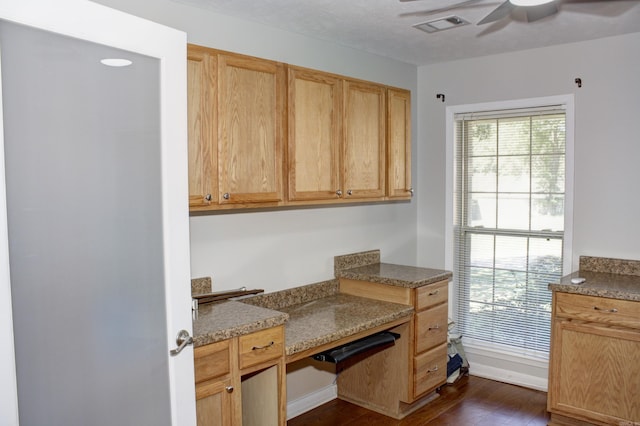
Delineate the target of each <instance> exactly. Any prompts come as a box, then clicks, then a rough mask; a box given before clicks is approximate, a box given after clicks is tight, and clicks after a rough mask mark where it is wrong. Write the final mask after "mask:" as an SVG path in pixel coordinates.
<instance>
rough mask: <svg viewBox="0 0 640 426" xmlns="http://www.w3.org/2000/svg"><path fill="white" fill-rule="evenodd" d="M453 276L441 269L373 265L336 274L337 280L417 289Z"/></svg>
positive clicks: (386, 264)
mask: <svg viewBox="0 0 640 426" xmlns="http://www.w3.org/2000/svg"><path fill="white" fill-rule="evenodd" d="M452 276H453V274H452V273H451V272H449V271H445V270H442V269H431V268H418V267H414V266H404V265H394V264H390V263H375V264H373V265H366V266H360V267H358V268H351V269H344V270H341V271H337V272H336V277H337V278H349V279H352V280H360V281H370V282H374V283H380V284H388V285H395V286H399V287H409V288H417V287H422V286H425V285H429V284H433V283H436V282H438V281H442V280H448V279H451V277H452Z"/></svg>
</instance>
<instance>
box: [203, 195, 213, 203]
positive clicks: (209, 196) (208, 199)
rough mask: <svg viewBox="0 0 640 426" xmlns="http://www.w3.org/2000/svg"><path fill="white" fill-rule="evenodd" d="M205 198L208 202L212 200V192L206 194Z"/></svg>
mask: <svg viewBox="0 0 640 426" xmlns="http://www.w3.org/2000/svg"><path fill="white" fill-rule="evenodd" d="M204 200H205V201H207V202H211V194H207V195H205V196H204Z"/></svg>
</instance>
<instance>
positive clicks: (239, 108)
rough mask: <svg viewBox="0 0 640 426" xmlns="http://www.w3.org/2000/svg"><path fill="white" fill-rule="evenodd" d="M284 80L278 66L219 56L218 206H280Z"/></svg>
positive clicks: (283, 73)
mask: <svg viewBox="0 0 640 426" xmlns="http://www.w3.org/2000/svg"><path fill="white" fill-rule="evenodd" d="M284 79H285V71H284V66H283V65H282V64H280V63H277V62H273V61H266V60H259V59H255V58H249V57H244V56H239V55H232V54H219V55H218V87H219V91H218V107H217V116H218V154H219V155H218V171H219V178H220V181H219V199H218V201H219V203H221V204H246V203H260V202H279V201H281V200H282V192H283V191H282V149H283V137H284V135H283V114H284V93H285V86H284V84H285V81H284Z"/></svg>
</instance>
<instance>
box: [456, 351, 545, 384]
mask: <svg viewBox="0 0 640 426" xmlns="http://www.w3.org/2000/svg"><path fill="white" fill-rule="evenodd" d="M465 352H466V354H467V358H468V360H469V374H471V375H472V376H478V377H482V378H485V379H490V380H496V381H499V382H504V383H509V384H512V385H517V386H523V387H526V388H531V389H536V390H540V391H544V392H546V391H547V388H548V362H547V361H546V360H544V361H542V360H532V359H530V358H526V357H518V356H516V355H513V354H511V355H505V354H504V353H499V352H495V351H493V350H490V349H486V348H477V347H468V346H465Z"/></svg>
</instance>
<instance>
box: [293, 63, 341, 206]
mask: <svg viewBox="0 0 640 426" xmlns="http://www.w3.org/2000/svg"><path fill="white" fill-rule="evenodd" d="M288 101H289V103H288V125H289V133H288V164H287V166H288V183H289V200H294V201H302V200H331V199H336V198H339V194H340V189H341V180H340V163H339V159H340V157H339V150H340V141H341V133H340V130H341V128H342V126H341V119H342V114H341V111H342V79H340V78H339V77H337V76H332V75H329V74H326V73H322V72H316V71H313V70H307V69H301V68H296V67H289V69H288Z"/></svg>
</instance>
